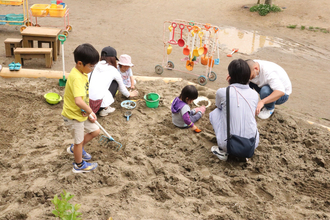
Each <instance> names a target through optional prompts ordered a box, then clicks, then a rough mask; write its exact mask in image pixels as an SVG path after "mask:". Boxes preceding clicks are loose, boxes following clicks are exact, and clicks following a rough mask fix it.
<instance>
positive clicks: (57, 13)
mask: <svg viewBox="0 0 330 220" xmlns="http://www.w3.org/2000/svg"><path fill="white" fill-rule="evenodd" d="M65 12H66V6H65V7H64V8H63V5H57V8H49V16H51V17H64V15H65Z"/></svg>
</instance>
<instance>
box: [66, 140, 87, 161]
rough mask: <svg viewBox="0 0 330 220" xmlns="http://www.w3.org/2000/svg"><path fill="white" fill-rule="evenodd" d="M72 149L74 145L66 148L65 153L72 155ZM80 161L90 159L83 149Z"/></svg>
mask: <svg viewBox="0 0 330 220" xmlns="http://www.w3.org/2000/svg"><path fill="white" fill-rule="evenodd" d="M73 148H74V145H73V144H71V146H70V147H68V148H67V149H66V151H67V152H68V153H69V154H73ZM82 159H83V160H90V159H92V155H90V154H89V153H87V152H86V151H85V150H84V148H83V150H82Z"/></svg>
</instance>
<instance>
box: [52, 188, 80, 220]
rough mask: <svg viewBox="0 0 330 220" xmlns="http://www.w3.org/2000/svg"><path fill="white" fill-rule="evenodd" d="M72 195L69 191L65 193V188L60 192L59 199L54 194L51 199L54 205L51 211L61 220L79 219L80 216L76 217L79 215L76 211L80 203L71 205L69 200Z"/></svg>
mask: <svg viewBox="0 0 330 220" xmlns="http://www.w3.org/2000/svg"><path fill="white" fill-rule="evenodd" d="M73 197H74V195H70V193H67V192H66V191H65V190H63V193H61V199H59V198H58V197H57V195H55V196H54V199H53V200H52V203H53V204H54V205H55V210H53V211H52V213H53V214H54V215H55V216H56V217H58V218H60V219H61V220H81V218H79V217H78V216H79V215H81V213H80V212H78V209H80V206H81V205H80V204H76V205H72V204H70V203H69V200H70V199H72V198H73Z"/></svg>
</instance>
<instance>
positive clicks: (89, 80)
mask: <svg viewBox="0 0 330 220" xmlns="http://www.w3.org/2000/svg"><path fill="white" fill-rule="evenodd" d="M93 72H94V70H93V71H92V72H91V74H90V75H89V79H88V82H89V83H91V78H92V74H93Z"/></svg>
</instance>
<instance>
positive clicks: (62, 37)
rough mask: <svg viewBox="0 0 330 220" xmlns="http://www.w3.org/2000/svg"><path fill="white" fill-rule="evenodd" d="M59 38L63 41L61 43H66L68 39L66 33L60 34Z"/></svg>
mask: <svg viewBox="0 0 330 220" xmlns="http://www.w3.org/2000/svg"><path fill="white" fill-rule="evenodd" d="M58 40H59V41H61V44H64V41H66V36H65V35H64V34H60V35H58Z"/></svg>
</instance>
